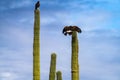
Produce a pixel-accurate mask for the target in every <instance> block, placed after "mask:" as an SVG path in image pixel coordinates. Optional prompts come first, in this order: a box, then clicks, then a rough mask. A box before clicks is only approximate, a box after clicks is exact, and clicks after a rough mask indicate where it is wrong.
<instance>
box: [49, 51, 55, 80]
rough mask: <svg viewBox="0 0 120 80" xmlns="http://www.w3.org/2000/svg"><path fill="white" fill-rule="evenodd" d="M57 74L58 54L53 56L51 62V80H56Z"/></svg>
mask: <svg viewBox="0 0 120 80" xmlns="http://www.w3.org/2000/svg"><path fill="white" fill-rule="evenodd" d="M55 74H56V54H55V53H52V54H51V62H50V73H49V80H55Z"/></svg>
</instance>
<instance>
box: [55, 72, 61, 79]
mask: <svg viewBox="0 0 120 80" xmlns="http://www.w3.org/2000/svg"><path fill="white" fill-rule="evenodd" d="M56 74H57V80H62V73H61V71H57V72H56Z"/></svg>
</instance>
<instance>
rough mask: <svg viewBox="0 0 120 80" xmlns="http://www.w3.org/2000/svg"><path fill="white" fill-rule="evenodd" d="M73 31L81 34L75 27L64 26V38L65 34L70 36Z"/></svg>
mask: <svg viewBox="0 0 120 80" xmlns="http://www.w3.org/2000/svg"><path fill="white" fill-rule="evenodd" d="M73 31H77V32H78V33H81V32H82V30H81V29H80V28H79V27H77V26H65V27H64V29H63V31H62V32H63V34H64V35H65V36H66V35H67V34H69V35H72V32H73Z"/></svg>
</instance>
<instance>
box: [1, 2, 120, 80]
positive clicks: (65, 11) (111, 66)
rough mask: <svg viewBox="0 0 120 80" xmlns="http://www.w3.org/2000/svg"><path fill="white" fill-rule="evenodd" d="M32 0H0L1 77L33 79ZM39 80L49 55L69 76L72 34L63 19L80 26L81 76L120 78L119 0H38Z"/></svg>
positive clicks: (44, 76)
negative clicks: (39, 24) (66, 31)
mask: <svg viewBox="0 0 120 80" xmlns="http://www.w3.org/2000/svg"><path fill="white" fill-rule="evenodd" d="M36 2H37V0H0V80H32V64H33V63H32V57H33V56H32V52H33V49H32V47H33V24H34V23H33V21H34V4H35V3H36ZM40 2H41V6H40V13H41V14H40V15H41V17H40V19H41V29H40V42H41V43H40V45H41V48H40V54H41V80H48V77H49V66H50V55H51V53H53V52H55V53H56V54H57V70H61V71H62V75H63V79H64V80H70V79H71V77H70V76H71V73H70V72H71V69H70V63H71V61H70V60H71V37H70V36H64V35H63V34H62V29H63V28H64V26H66V25H77V26H79V27H80V28H81V29H82V31H83V32H82V33H81V34H78V38H79V64H80V78H81V80H120V76H119V75H120V54H119V52H120V35H119V34H120V5H119V4H120V1H119V0H41V1H40Z"/></svg>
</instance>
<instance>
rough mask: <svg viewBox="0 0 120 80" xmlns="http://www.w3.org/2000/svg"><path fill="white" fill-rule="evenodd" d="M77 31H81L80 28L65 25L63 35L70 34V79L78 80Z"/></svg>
mask: <svg viewBox="0 0 120 80" xmlns="http://www.w3.org/2000/svg"><path fill="white" fill-rule="evenodd" d="M77 32H78V33H81V32H82V31H81V29H80V28H78V27H77V26H65V27H64V29H63V34H64V35H67V34H69V35H72V42H71V43H72V55H71V73H72V74H71V76H72V80H79V63H78V38H77Z"/></svg>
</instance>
